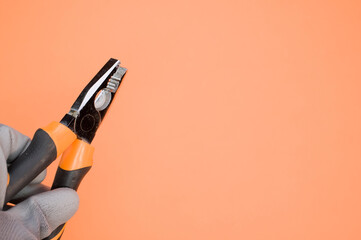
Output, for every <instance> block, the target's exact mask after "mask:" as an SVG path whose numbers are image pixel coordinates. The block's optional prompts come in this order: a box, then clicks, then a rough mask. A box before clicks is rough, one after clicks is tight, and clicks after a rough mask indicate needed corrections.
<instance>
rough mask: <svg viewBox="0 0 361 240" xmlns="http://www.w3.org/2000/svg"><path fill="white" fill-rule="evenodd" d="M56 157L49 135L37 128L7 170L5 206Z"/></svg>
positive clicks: (54, 147) (54, 146)
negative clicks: (7, 180) (7, 183)
mask: <svg viewBox="0 0 361 240" xmlns="http://www.w3.org/2000/svg"><path fill="white" fill-rule="evenodd" d="M56 157H57V150H56V145H55V143H54V141H53V139H52V138H51V137H50V136H49V134H48V133H47V132H46V131H44V130H43V129H41V128H39V129H38V130H37V131H36V132H35V134H34V137H33V139H32V141H31V143H30V145H29V147H28V148H27V149H26V150H25V152H23V153H22V154H21V155H20V156H19V157H18V158H17V159H16V160H15V161H14V162H13V163H12V164H11V165H10V167H9V168H8V173H9V185H8V186H7V189H6V195H5V202H4V203H5V204H6V203H7V202H9V201H10V200H11V199H12V198H13V197H14V196H15V195H16V194H17V193H18V192H19V191H20V190H21V189H23V188H24V187H25V186H26V185H28V184H29V183H30V182H31V181H32V180H33V179H34V178H36V177H37V176H38V175H39V174H40V173H41V172H42V171H44V169H46V168H47V167H48V166H49V165H50V164H51V163H52V162H53V161H54V160H55V159H56Z"/></svg>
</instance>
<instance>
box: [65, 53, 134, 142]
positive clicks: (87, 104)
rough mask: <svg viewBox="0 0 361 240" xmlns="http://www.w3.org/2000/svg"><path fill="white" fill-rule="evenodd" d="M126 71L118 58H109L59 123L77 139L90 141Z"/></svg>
mask: <svg viewBox="0 0 361 240" xmlns="http://www.w3.org/2000/svg"><path fill="white" fill-rule="evenodd" d="M126 71H127V69H125V68H122V67H120V62H119V61H118V60H116V59H113V58H111V59H110V60H109V61H108V62H107V63H106V64H105V65H104V66H103V68H102V69H101V70H100V71H99V72H98V73H97V74H96V75H95V77H94V78H93V79H92V80H91V81H90V82H89V84H88V85H87V86H86V87H85V88H84V89H83V91H82V92H81V93H80V95H79V97H78V98H77V99H76V101H75V102H74V104H73V106H72V107H71V109H70V111H69V112H68V113H67V114H66V115H65V116H64V117H63V119H62V120H61V121H60V123H62V124H63V125H65V126H67V127H68V128H69V129H70V130H72V131H73V132H74V133H75V134H76V135H77V137H78V138H79V139H82V140H84V141H86V142H88V143H91V142H92V140H93V138H94V136H95V133H96V131H97V129H98V127H99V126H100V124H101V122H102V121H103V119H104V117H105V114H106V113H107V111H108V109H109V107H110V105H111V103H112V101H113V99H114V96H115V94H116V93H117V90H118V87H119V85H120V83H121V81H122V79H123V77H124V75H125V73H126Z"/></svg>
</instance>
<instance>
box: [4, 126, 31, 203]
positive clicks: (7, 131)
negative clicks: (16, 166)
mask: <svg viewBox="0 0 361 240" xmlns="http://www.w3.org/2000/svg"><path fill="white" fill-rule="evenodd" d="M29 143H30V139H29V138H28V137H26V136H24V135H23V134H21V133H19V132H18V131H16V130H14V129H12V128H10V127H8V126H5V125H3V124H0V210H1V209H2V207H3V205H4V198H5V192H6V185H7V181H8V174H7V173H8V172H7V163H8V162H12V161H13V160H14V159H16V157H17V156H18V155H19V154H20V153H22V152H23V151H25V149H26V148H27V146H28V145H29Z"/></svg>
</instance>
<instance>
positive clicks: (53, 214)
mask: <svg viewBox="0 0 361 240" xmlns="http://www.w3.org/2000/svg"><path fill="white" fill-rule="evenodd" d="M28 144H29V138H27V137H25V136H24V135H22V134H21V133H19V132H17V131H16V130H14V129H12V128H10V127H7V126H5V125H0V210H1V209H2V206H3V205H4V198H5V193H6V185H7V167H8V165H11V162H13V161H14V160H15V159H16V158H17V156H18V155H19V154H20V153H22V152H23V151H24V150H25V149H26V147H27V146H28ZM44 177H45V172H44V173H42V174H40V175H39V176H38V177H37V178H36V179H35V180H34V181H32V182H31V183H30V184H29V186H27V187H26V188H24V190H22V191H21V192H20V193H19V194H18V195H17V196H16V198H18V199H21V198H27V199H26V200H24V201H22V202H21V203H19V204H17V205H16V206H14V207H12V208H10V209H9V210H7V211H0V239H1V240H3V239H4V240H5V239H6V240H27V239H29V240H35V239H43V238H45V237H47V236H49V235H50V233H51V232H52V231H54V230H55V229H56V228H57V227H58V226H59V225H61V224H63V223H65V222H66V221H68V220H69V219H70V218H71V217H72V216H73V215H74V214H75V212H76V211H77V209H78V206H79V198H78V195H77V193H76V192H75V191H74V190H72V189H66V188H60V189H55V190H52V191H47V190H48V188H47V187H45V186H44V185H41V184H40V182H41V181H42V180H43V179H44ZM33 194H35V195H33ZM31 195H32V196H31ZM29 196H30V197H29Z"/></svg>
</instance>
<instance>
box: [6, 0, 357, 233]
mask: <svg viewBox="0 0 361 240" xmlns="http://www.w3.org/2000/svg"><path fill="white" fill-rule="evenodd" d="M360 9H361V2H360V1H341V0H340V1H309V0H306V1H305V0H298V1H279V0H272V1H266V0H257V1H236V0H234V1H228V0H224V1H190V0H183V1H169V0H167V1H157V0H155V1H115V0H114V1H111V0H104V1H70V0H65V1H36V0H35V1H1V2H0V34H1V35H0V53H1V54H0V73H1V79H0V88H1V94H0V103H1V105H0V107H1V111H0V116H1V118H0V122H2V123H5V124H8V125H10V126H13V127H14V128H16V129H18V130H20V131H22V132H24V133H25V134H27V135H29V136H32V134H33V133H34V132H35V130H36V129H37V128H38V127H42V126H45V125H46V124H48V123H49V122H50V121H53V120H57V121H59V120H60V119H61V117H62V116H63V115H64V114H65V113H66V112H67V111H68V110H69V107H70V105H71V104H72V102H73V101H74V100H75V98H76V97H77V95H78V94H79V92H80V90H81V89H82V88H83V87H84V86H85V84H86V83H87V82H88V81H89V80H90V79H91V77H93V75H94V74H95V73H96V72H97V71H98V70H99V69H100V67H102V65H103V64H104V63H105V62H106V61H107V60H108V59H109V58H110V57H114V58H118V59H120V60H121V61H122V63H123V65H124V66H125V67H127V68H128V69H129V72H128V75H127V76H126V78H125V79H124V82H123V85H122V87H121V89H120V91H119V95H118V97H117V99H116V101H115V102H114V105H113V106H112V109H111V110H110V112H109V115H108V116H107V118H106V119H105V122H104V123H103V125H102V126H101V129H100V131H99V133H98V135H97V137H96V139H95V141H94V143H93V145H94V146H95V148H96V150H95V151H96V152H95V164H94V166H93V169H92V171H91V172H90V173H89V175H87V177H86V179H85V180H84V182H83V184H82V185H81V187H80V190H79V194H80V198H81V206H80V209H79V211H78V212H77V214H76V216H75V217H74V218H73V219H72V220H71V221H70V222H69V224H68V227H67V229H66V232H65V234H64V237H63V239H64V240H66V239H121V240H144V239H146V240H153V239H154V240H185V239H188V240H203V239H204V240H220V239H229V240H240V239H245V240H273V239H274V240H289V239H292V240H304V239H308V240H316V239H322V240H323V239H327V240H331V239H335V240H340V239H347V240H353V239H355V240H356V239H357V240H359V239H361V94H360V93H361V44H360V43H361V31H360V29H361V11H360ZM54 169H55V166H54V167H52V168H51V169H50V171H49V176H48V178H47V180H46V181H47V183H49V184H50V182H51V180H52V176H53V174H54Z"/></svg>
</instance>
